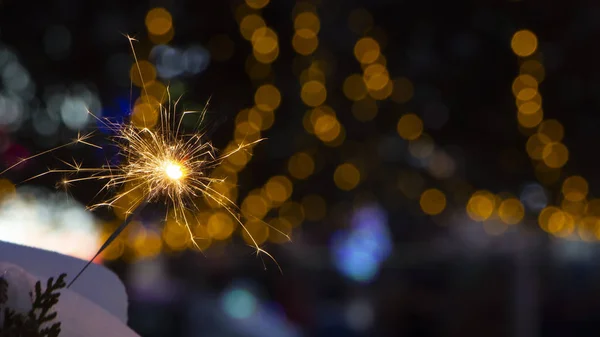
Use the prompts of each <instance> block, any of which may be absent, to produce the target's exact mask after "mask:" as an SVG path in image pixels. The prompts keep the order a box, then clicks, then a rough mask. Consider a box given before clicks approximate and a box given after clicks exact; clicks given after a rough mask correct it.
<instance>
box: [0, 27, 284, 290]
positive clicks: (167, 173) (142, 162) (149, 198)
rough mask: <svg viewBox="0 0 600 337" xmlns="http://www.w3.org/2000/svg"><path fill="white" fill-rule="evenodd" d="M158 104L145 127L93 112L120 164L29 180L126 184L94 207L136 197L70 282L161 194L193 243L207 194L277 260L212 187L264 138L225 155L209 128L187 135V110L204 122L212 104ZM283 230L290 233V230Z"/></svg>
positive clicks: (77, 167)
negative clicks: (223, 167) (218, 172)
mask: <svg viewBox="0 0 600 337" xmlns="http://www.w3.org/2000/svg"><path fill="white" fill-rule="evenodd" d="M126 37H127V38H128V39H129V44H130V46H131V49H132V51H133V56H134V59H135V63H136V65H138V72H139V75H140V78H141V77H142V73H141V70H140V69H139V63H138V59H137V55H136V53H135V49H134V47H133V41H135V39H133V38H132V37H130V36H126ZM142 82H143V81H142ZM142 88H143V90H144V91H145V87H144V86H142ZM144 97H146V99H148V95H147V93H145V96H144ZM148 101H149V99H148ZM169 102H170V97H169ZM148 104H151V102H148ZM154 105H155V107H156V108H157V109H158V114H159V122H158V123H157V126H156V127H154V128H150V127H145V126H144V127H139V126H136V125H134V123H132V122H129V123H117V122H113V121H110V120H109V119H106V118H100V117H98V116H96V115H94V114H93V113H92V112H90V111H88V113H89V114H90V116H92V117H93V118H94V119H96V120H97V121H98V122H99V123H100V124H102V125H103V126H104V127H106V128H107V129H109V130H110V131H112V133H113V134H114V136H111V137H109V138H108V139H109V141H110V144H111V145H114V146H116V147H117V148H118V149H119V153H118V156H119V157H120V159H121V161H120V164H118V165H111V164H106V165H103V166H101V167H91V168H85V167H82V165H81V164H78V163H77V162H74V163H69V162H66V161H63V163H64V164H66V165H67V166H68V168H66V169H50V170H48V171H46V172H43V173H41V174H39V175H36V176H34V177H31V178H29V179H27V180H25V181H28V180H32V179H35V178H39V177H41V176H44V175H47V174H64V175H65V176H66V177H67V178H64V179H63V180H62V181H61V182H60V184H62V185H63V186H65V187H67V186H69V185H71V184H72V183H75V182H81V181H86V180H101V181H106V183H105V184H104V186H103V188H102V189H101V190H100V191H99V192H98V193H100V192H101V191H102V190H112V189H116V188H119V187H125V188H124V189H123V190H122V191H121V192H119V193H117V194H115V195H113V196H111V197H108V198H107V199H105V200H103V201H101V202H99V203H97V204H94V205H92V206H89V208H90V209H92V210H93V209H96V208H98V207H102V206H108V207H113V206H115V203H117V202H119V201H120V200H121V199H123V198H131V197H132V196H133V198H134V199H133V203H132V205H130V206H129V208H128V209H127V210H126V212H125V213H126V214H127V217H126V219H125V220H124V221H123V222H122V223H121V225H120V226H119V227H118V228H117V229H116V230H115V231H114V232H113V233H112V234H111V235H110V236H109V238H108V239H107V240H106V242H105V243H104V244H103V245H102V246H101V247H100V249H99V250H98V252H97V253H96V255H95V256H94V257H93V258H92V259H90V260H89V262H88V263H87V264H86V265H85V266H84V267H83V268H82V270H81V271H80V272H79V274H77V275H76V276H75V278H74V279H73V280H72V281H71V282H70V283H69V287H70V286H71V284H73V282H75V280H76V279H77V278H78V277H79V275H81V273H82V272H83V271H84V270H85V269H86V268H87V267H88V266H89V264H90V263H91V262H92V261H93V260H94V259H95V258H96V257H97V256H98V255H99V254H100V253H101V252H102V251H103V250H104V249H106V248H107V247H108V246H109V245H110V243H111V242H112V241H113V240H114V239H115V238H116V237H117V236H118V235H119V234H120V233H121V232H122V231H123V230H124V229H125V227H126V226H127V225H128V224H129V223H130V222H131V220H132V219H133V218H134V217H135V216H136V215H137V213H139V212H140V211H141V209H142V208H143V207H144V206H145V205H146V204H147V203H150V202H154V201H157V200H159V199H162V200H164V201H165V203H166V204H167V207H168V209H169V210H170V211H171V213H172V214H173V215H174V218H175V220H176V221H177V222H178V223H179V224H181V225H183V226H185V228H186V229H187V230H188V232H189V234H190V238H191V241H192V243H193V244H194V245H195V246H196V247H198V248H199V246H198V244H197V243H196V241H195V240H196V239H197V238H196V237H195V236H194V234H193V232H192V229H191V226H190V224H191V223H198V219H197V218H196V216H195V215H194V214H196V213H197V212H196V211H198V209H197V206H196V205H195V203H194V202H193V200H194V199H195V198H198V197H204V198H207V199H208V200H211V201H213V202H214V203H216V204H218V205H219V206H221V207H222V208H223V209H225V210H226V211H227V212H228V213H229V214H230V215H231V216H232V217H233V218H234V219H236V221H237V222H238V223H239V224H240V225H241V228H242V229H243V230H244V231H245V232H246V234H248V236H249V237H250V239H251V240H252V243H253V246H254V248H255V249H256V252H257V254H259V253H264V254H265V255H267V256H268V257H269V258H271V259H272V260H274V261H275V259H274V258H273V256H271V255H270V254H269V253H267V252H266V251H265V250H263V249H262V248H261V247H260V246H259V244H258V243H257V242H256V241H255V240H254V238H253V237H252V234H251V233H250V232H249V231H248V229H247V228H246V227H245V226H244V224H243V223H242V221H241V219H240V216H239V212H238V211H237V206H236V204H235V202H234V201H232V200H231V199H229V198H228V197H227V196H226V195H224V194H222V193H220V192H219V191H218V190H216V189H215V188H214V187H213V186H212V185H213V184H214V183H217V182H223V181H224V179H221V178H214V177H211V176H210V175H209V173H210V172H211V170H212V169H214V168H215V167H217V166H218V165H220V164H221V163H222V161H223V160H225V159H226V158H227V157H229V156H231V155H233V154H235V153H236V152H239V151H245V150H246V149H247V148H248V147H250V146H253V145H254V144H256V143H257V142H259V141H261V140H257V141H254V142H250V143H246V144H240V145H238V146H237V147H236V148H234V149H233V150H232V151H229V152H227V153H224V154H222V155H219V154H218V151H217V150H216V149H215V148H214V147H213V145H212V144H211V143H210V141H208V140H206V139H205V138H206V137H205V133H204V132H202V131H201V130H199V131H197V132H195V133H192V134H187V133H184V132H183V131H182V121H183V118H184V117H185V115H187V114H200V119H199V120H200V122H199V126H200V125H201V124H202V123H203V121H204V117H205V115H206V111H207V109H206V107H207V106H208V103H207V105H206V106H205V108H204V109H203V110H202V111H184V112H183V113H182V114H181V116H180V117H179V118H176V117H175V110H176V107H177V102H175V103H174V104H173V105H171V104H168V107H165V106H163V105H162V104H154ZM91 137H92V134H87V135H79V136H78V137H77V138H76V139H74V140H73V141H72V142H70V143H67V144H64V145H61V146H59V147H57V148H54V149H51V150H48V151H44V152H42V153H39V154H36V155H34V156H31V157H28V158H24V159H22V160H20V161H19V162H17V163H16V164H14V165H12V166H10V167H9V168H7V169H6V170H4V171H2V172H0V175H1V174H3V173H5V172H6V171H8V170H10V169H12V168H14V167H15V166H17V165H19V164H21V163H23V162H25V161H27V160H30V159H33V158H35V157H38V156H40V155H43V154H46V153H49V152H52V151H54V150H57V149H58V148H62V147H66V146H69V145H73V144H79V143H81V144H85V145H88V146H92V147H95V148H100V149H102V147H101V146H99V145H96V144H93V143H92V142H90V141H89V139H90V138H91ZM72 175H75V177H74V178H68V177H70V176H72ZM81 175H85V176H81ZM168 213H169V212H167V214H168ZM190 217H191V218H190ZM282 234H283V235H286V234H284V233H282ZM286 236H287V235H286Z"/></svg>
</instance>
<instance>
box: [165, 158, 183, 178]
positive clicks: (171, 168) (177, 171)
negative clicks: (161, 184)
mask: <svg viewBox="0 0 600 337" xmlns="http://www.w3.org/2000/svg"><path fill="white" fill-rule="evenodd" d="M163 169H164V171H165V174H166V176H167V178H169V179H171V180H173V181H178V180H179V179H181V177H183V167H182V165H181V164H179V163H177V162H175V161H171V160H169V161H165V162H164V163H163Z"/></svg>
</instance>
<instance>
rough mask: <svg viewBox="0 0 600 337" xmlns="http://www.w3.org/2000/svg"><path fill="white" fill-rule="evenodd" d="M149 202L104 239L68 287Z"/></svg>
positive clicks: (146, 201)
mask: <svg viewBox="0 0 600 337" xmlns="http://www.w3.org/2000/svg"><path fill="white" fill-rule="evenodd" d="M147 204H148V199H146V200H144V201H142V203H141V204H140V205H139V206H138V207H137V208H136V209H135V211H133V212H132V213H131V214H130V215H129V216H128V217H127V218H126V219H125V220H123V222H122V223H121V224H120V225H119V227H117V229H115V230H114V231H113V232H112V233H111V234H110V236H109V237H108V239H106V241H104V243H103V244H102V246H101V247H100V248H99V249H98V252H96V255H94V256H93V257H92V258H91V259H90V260H89V261H88V262H87V263H86V264H85V266H83V268H81V270H80V271H79V273H77V275H75V278H73V280H71V282H69V284H68V285H67V288H70V287H71V285H73V283H74V282H75V281H76V280H77V279H78V278H79V276H81V274H83V272H84V271H85V270H86V269H87V268H88V267H89V266H90V264H92V262H93V261H94V259H96V257H98V255H100V254H101V253H102V252H103V251H104V250H105V249H106V248H108V246H110V244H111V243H112V242H113V241H114V240H115V239H116V238H117V237H118V236H119V234H121V232H123V230H124V229H125V228H126V227H127V225H129V224H130V223H131V221H132V220H133V219H135V218H136V217H137V216H138V215H139V214H140V213H141V212H142V210H143V209H144V207H146V205H147Z"/></svg>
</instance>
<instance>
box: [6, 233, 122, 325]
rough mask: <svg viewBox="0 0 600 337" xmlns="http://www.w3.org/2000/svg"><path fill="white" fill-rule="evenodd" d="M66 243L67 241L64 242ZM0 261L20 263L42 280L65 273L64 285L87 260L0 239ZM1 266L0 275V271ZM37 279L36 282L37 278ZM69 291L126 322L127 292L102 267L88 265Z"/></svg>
mask: <svg viewBox="0 0 600 337" xmlns="http://www.w3.org/2000/svg"><path fill="white" fill-rule="evenodd" d="M65 244H69V243H68V242H65ZM0 261H2V262H7V263H11V264H14V265H17V266H20V267H21V268H23V269H24V270H26V271H27V272H28V273H29V274H32V275H35V276H36V277H37V278H38V279H37V280H40V279H41V280H42V281H44V282H45V280H47V279H48V278H50V277H55V278H56V277H58V276H59V275H60V274H62V273H67V277H66V279H65V281H66V282H67V284H68V283H69V282H70V280H71V279H72V278H73V277H75V275H77V273H78V272H79V271H80V270H81V268H82V267H83V266H84V265H85V264H86V263H87V261H84V260H81V259H77V258H74V257H71V256H67V255H62V254H59V253H55V252H51V251H46V250H42V249H37V248H33V247H27V246H21V245H16V244H12V243H8V242H4V241H0ZM2 272H3V271H2V270H1V269H0V274H2ZM37 280H36V281H37ZM69 290H70V291H71V292H74V293H78V294H80V295H82V296H84V297H85V298H87V299H89V300H90V301H92V302H94V303H95V304H96V305H97V306H98V307H100V308H103V309H104V310H106V311H107V312H110V313H111V314H112V315H113V316H114V317H116V318H117V319H119V320H120V321H121V322H123V323H127V304H128V303H127V293H126V292H125V286H124V285H123V283H122V282H121V280H119V278H118V277H117V275H115V274H114V273H113V272H112V271H110V270H109V269H107V268H106V267H104V266H101V265H97V264H91V265H90V266H89V267H88V268H87V269H86V271H85V272H83V274H81V276H80V277H79V278H78V279H77V281H75V283H73V285H72V286H71V288H69Z"/></svg>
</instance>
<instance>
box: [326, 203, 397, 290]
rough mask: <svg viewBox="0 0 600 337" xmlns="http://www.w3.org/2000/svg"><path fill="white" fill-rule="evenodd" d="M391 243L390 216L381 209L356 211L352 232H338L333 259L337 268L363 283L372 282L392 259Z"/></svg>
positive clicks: (375, 207)
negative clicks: (389, 257) (386, 262)
mask: <svg viewBox="0 0 600 337" xmlns="http://www.w3.org/2000/svg"><path fill="white" fill-rule="evenodd" d="M391 250H392V241H391V239H390V233H389V231H388V228H387V217H386V215H385V213H384V211H383V209H382V208H381V207H379V206H375V205H371V206H368V207H364V208H361V209H359V210H357V211H356V212H355V213H354V215H353V217H352V226H351V229H350V230H349V231H338V232H337V233H336V234H335V235H334V237H333V240H332V257H333V260H334V263H335V265H336V267H337V269H338V270H339V271H340V272H341V273H342V274H343V275H345V276H346V277H348V278H350V279H352V280H354V281H357V282H361V283H367V282H370V281H372V280H373V279H374V278H375V277H376V276H377V273H378V271H379V266H380V264H381V263H382V262H383V261H384V260H385V259H386V258H387V257H388V256H389V254H390V252H391Z"/></svg>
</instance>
